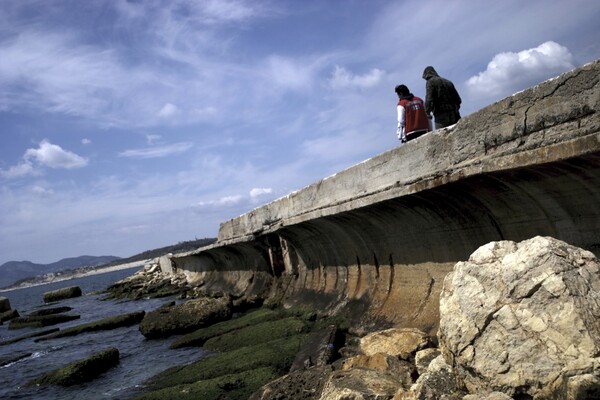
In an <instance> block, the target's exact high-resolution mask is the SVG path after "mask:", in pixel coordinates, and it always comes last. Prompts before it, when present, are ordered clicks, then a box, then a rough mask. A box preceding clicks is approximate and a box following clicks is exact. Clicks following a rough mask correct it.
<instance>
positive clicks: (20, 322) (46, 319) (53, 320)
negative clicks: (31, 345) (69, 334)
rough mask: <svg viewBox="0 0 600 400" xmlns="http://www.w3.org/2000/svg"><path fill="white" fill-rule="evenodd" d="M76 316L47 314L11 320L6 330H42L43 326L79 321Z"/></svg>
mask: <svg viewBox="0 0 600 400" xmlns="http://www.w3.org/2000/svg"><path fill="white" fill-rule="evenodd" d="M79 318H80V316H79V315H77V314H49V315H40V316H33V317H32V316H25V317H18V318H13V319H12V320H11V321H10V324H9V325H8V329H23V328H43V327H45V326H50V325H56V324H61V323H63V322H68V321H73V320H75V319H79Z"/></svg>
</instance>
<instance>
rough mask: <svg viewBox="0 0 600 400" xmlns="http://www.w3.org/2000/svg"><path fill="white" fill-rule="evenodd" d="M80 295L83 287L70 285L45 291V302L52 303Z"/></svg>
mask: <svg viewBox="0 0 600 400" xmlns="http://www.w3.org/2000/svg"><path fill="white" fill-rule="evenodd" d="M79 296H81V288H80V287H79V286H70V287H66V288H62V289H57V290H52V291H49V292H46V293H44V303H51V302H54V301H60V300H64V299H70V298H73V297H79Z"/></svg>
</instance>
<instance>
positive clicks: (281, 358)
mask: <svg viewBox="0 0 600 400" xmlns="http://www.w3.org/2000/svg"><path fill="white" fill-rule="evenodd" d="M307 338H308V334H305V333H303V334H299V335H296V336H292V337H286V338H283V339H277V340H272V341H270V342H266V343H261V344H258V345H255V346H251V345H250V346H246V347H241V348H239V349H236V350H233V351H228V352H225V353H219V354H215V355H212V356H210V357H207V358H203V359H201V360H199V361H196V362H194V363H192V364H189V365H184V366H180V367H174V368H170V369H168V370H166V371H164V372H162V373H160V374H158V375H157V376H155V377H154V378H152V380H151V383H150V388H151V389H152V390H158V389H163V388H168V387H174V386H177V385H182V384H190V383H194V382H196V381H199V380H206V379H213V378H216V377H219V376H224V375H230V374H237V373H241V372H244V371H250V370H253V369H257V368H263V367H269V368H272V369H274V370H276V371H277V372H278V376H280V375H283V374H285V373H286V372H287V371H288V370H289V368H290V366H291V364H292V361H293V360H294V357H295V355H296V352H297V351H298V349H299V348H300V347H301V346H302V345H303V344H304V343H305V341H306V339H307ZM265 383H267V381H265V382H263V383H261V385H263V384H265Z"/></svg>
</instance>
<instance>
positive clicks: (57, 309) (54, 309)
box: [28, 306, 73, 317]
mask: <svg viewBox="0 0 600 400" xmlns="http://www.w3.org/2000/svg"><path fill="white" fill-rule="evenodd" d="M72 309H73V308H72V307H67V306H64V307H51V308H42V309H40V310H35V311H32V312H30V313H29V314H28V316H30V317H41V316H43V315H52V314H62V313H65V312H69V311H71V310H72Z"/></svg>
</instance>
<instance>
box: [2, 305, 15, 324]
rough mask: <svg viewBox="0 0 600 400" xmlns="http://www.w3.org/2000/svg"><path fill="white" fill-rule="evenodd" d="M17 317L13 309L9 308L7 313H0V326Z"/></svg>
mask: <svg viewBox="0 0 600 400" xmlns="http://www.w3.org/2000/svg"><path fill="white" fill-rule="evenodd" d="M18 316H19V312H18V311H17V310H15V309H14V308H11V309H10V310H8V311H4V312H1V313H0V324H2V323H4V322H6V321H10V320H11V319H13V318H17V317H18Z"/></svg>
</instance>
